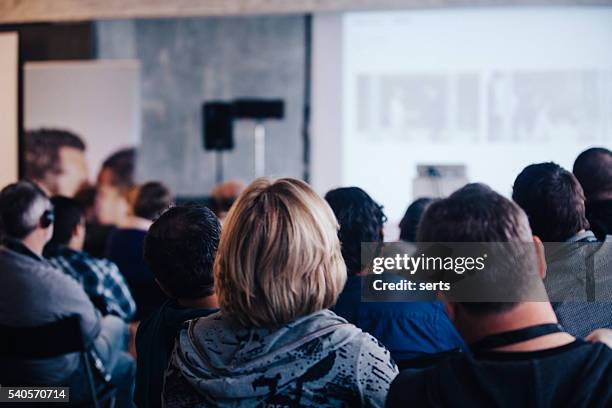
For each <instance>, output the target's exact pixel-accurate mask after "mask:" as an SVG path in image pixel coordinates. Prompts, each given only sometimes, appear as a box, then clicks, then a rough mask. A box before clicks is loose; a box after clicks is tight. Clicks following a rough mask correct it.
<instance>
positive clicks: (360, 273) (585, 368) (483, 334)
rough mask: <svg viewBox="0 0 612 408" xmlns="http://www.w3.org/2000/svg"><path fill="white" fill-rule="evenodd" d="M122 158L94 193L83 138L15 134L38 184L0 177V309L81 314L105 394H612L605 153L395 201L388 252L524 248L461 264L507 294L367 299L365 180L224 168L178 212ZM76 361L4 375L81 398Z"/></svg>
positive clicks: (224, 399) (219, 399)
mask: <svg viewBox="0 0 612 408" xmlns="http://www.w3.org/2000/svg"><path fill="white" fill-rule="evenodd" d="M136 158H137V151H136V149H134V148H127V149H122V150H120V151H117V152H116V153H114V154H113V155H111V156H110V157H108V158H107V159H106V160H105V162H104V163H103V165H102V168H101V170H100V172H99V174H98V177H97V184H96V185H95V186H90V185H88V183H87V178H88V173H87V172H88V170H87V163H86V161H85V144H84V143H83V141H82V140H81V138H80V137H79V136H77V135H75V134H74V133H71V132H69V131H66V130H59V129H39V130H34V131H29V132H27V133H26V135H25V138H24V174H25V176H26V177H27V178H28V179H29V180H31V181H20V182H17V183H13V184H10V185H8V186H6V187H4V189H2V190H1V191H0V324H2V325H5V326H16V327H28V326H41V325H45V324H48V323H52V322H55V321H58V320H60V319H63V318H65V317H68V316H74V315H76V316H78V317H79V318H80V321H81V328H82V331H83V335H84V337H85V338H86V339H87V341H88V342H89V343H90V344H91V351H90V353H89V355H88V357H87V358H89V359H90V360H91V363H92V364H91V365H92V366H93V367H94V371H95V373H94V377H95V378H96V385H95V388H96V389H102V388H103V387H104V386H105V384H106V383H107V382H108V381H110V383H111V384H112V385H113V386H114V387H115V388H116V389H117V397H118V400H117V405H118V406H119V407H131V406H134V403H136V404H137V405H138V406H141V407H161V406H165V407H169V408H174V407H191V406H235V407H250V406H266V407H281V406H282V407H285V406H350V407H353V406H363V407H366V406H367V407H382V406H384V405H386V406H388V407H400V406H401V407H403V406H457V407H460V406H461V407H463V406H501V405H503V406H529V405H538V406H560V405H563V406H574V405H579V406H610V405H611V404H612V387H611V386H610V385H611V381H612V349H610V347H608V346H611V345H612V331H610V330H607V328H612V309H610V306H609V305H610V303H609V300H610V295H611V294H612V275H611V274H610V272H609V271H610V267H609V264H610V260H611V259H612V249H610V245H609V243H610V241H612V238H608V235H609V234H612V151H610V150H608V149H605V148H601V147H596V148H591V149H588V150H586V151H584V152H582V153H581V154H580V155H579V156H578V157H577V158H576V161H575V163H574V167H573V174H572V173H570V172H569V171H567V170H565V169H563V168H562V167H560V166H559V165H557V164H555V163H552V162H549V163H538V164H533V165H530V166H527V167H526V168H525V169H523V171H522V172H521V173H520V174H519V175H518V177H517V178H516V180H515V181H514V185H513V191H512V199H513V200H514V202H512V201H510V200H508V199H506V198H504V197H502V196H501V195H499V194H497V193H496V192H494V191H493V190H491V189H490V188H488V187H487V186H485V185H482V184H468V185H466V186H464V187H463V188H461V189H460V190H458V191H456V192H455V193H453V194H452V195H451V196H450V197H448V198H445V199H441V200H433V199H431V198H421V199H418V200H416V201H414V202H413V203H412V204H411V205H410V206H409V207H408V209H407V210H406V213H405V214H404V217H403V218H402V220H401V222H400V224H399V227H400V236H399V239H400V240H401V241H403V242H402V243H397V245H398V246H399V248H400V251H409V250H410V251H413V250H414V248H417V247H418V246H419V245H426V244H425V243H428V242H438V243H444V242H446V243H453V242H459V243H470V242H471V243H479V242H480V243H504V244H506V245H502V246H501V247H500V248H508V247H512V246H514V247H521V248H527V249H526V250H527V251H528V254H527V255H525V254H523V253H521V255H520V256H516V254H510V252H508V253H507V254H506V255H507V257H505V258H504V259H507V260H508V262H506V267H499V266H491V267H487V268H485V269H483V270H482V272H481V273H480V274H478V273H476V274H472V275H465V276H464V275H461V279H472V278H473V280H472V281H470V282H476V283H472V284H473V285H475V286H478V287H477V288H476V289H478V291H479V293H486V294H489V295H490V294H491V293H501V292H503V293H504V294H505V295H508V297H509V299H510V300H508V299H503V300H502V299H498V298H495V299H493V300H492V301H490V300H489V301H469V302H468V301H466V299H465V298H464V297H462V296H461V295H460V294H459V289H457V290H455V289H454V286H451V287H450V289H448V290H444V291H440V293H438V294H437V296H438V300H435V299H434V298H433V296H434V295H433V294H432V297H431V298H429V299H431V300H430V301H423V300H422V299H428V298H427V297H425V296H424V297H419V298H418V301H411V302H395V301H394V302H391V301H373V302H368V301H365V300H368V297H367V296H366V297H364V299H365V300H364V301H362V285H365V287H369V279H370V278H372V275H369V268H368V265H362V263H363V260H362V243H373V244H374V245H375V246H376V247H377V248H380V249H381V251H385V250H386V248H387V246H384V247H383V240H384V234H383V227H384V224H385V222H386V220H387V218H386V216H385V214H384V212H383V208H382V206H381V205H379V204H378V203H377V202H376V201H374V200H373V199H372V198H371V197H370V196H369V195H368V194H367V193H366V192H365V191H363V190H362V189H360V188H357V187H345V188H338V189H335V190H331V191H329V192H328V193H327V194H326V196H325V200H323V199H322V198H321V197H319V196H318V195H317V194H316V193H315V192H314V191H313V190H312V189H311V188H310V187H309V186H308V185H307V184H306V183H304V182H302V181H299V180H296V179H291V178H283V179H278V180H275V181H272V180H268V179H257V180H255V181H254V182H252V183H251V184H250V185H249V186H248V187H245V185H244V184H243V183H242V182H240V181H236V180H232V181H228V182H225V183H221V184H219V185H218V186H216V187H215V188H214V189H213V191H212V192H211V209H210V210H209V209H208V208H206V207H203V206H197V205H187V206H174V197H173V194H172V192H171V191H170V189H169V188H168V187H166V186H165V185H163V184H162V183H159V182H148V183H145V184H143V185H140V186H137V185H136V181H135V178H136V177H135V172H136V171H135V169H136ZM49 196H53V198H51V199H49ZM211 210H212V211H211ZM221 223H223V224H224V226H223V231H221ZM412 243H415V245H412ZM449 245H450V244H449ZM436 248H438V247H436ZM442 249H448V248H446V246H445V245H443V248H442ZM505 250H507V251H510V249H505ZM389 251H394V250H393V249H389ZM411 253H412V252H411ZM43 254H44V257H43ZM489 254H490V255H491V253H489ZM511 255H512V257H510V256H511ZM522 255H525V256H522ZM385 256H386V254H385ZM423 256H424V255H423ZM103 257H104V258H103ZM491 258H493V256H491ZM493 265H495V264H494V263H493ZM444 268H446V267H444ZM504 268H505V269H504ZM434 272H435V271H434ZM451 272H453V271H452V270H451ZM380 276H381V275H376V277H377V278H379V277H380ZM394 276H396V275H394ZM394 276H391V278H392V279H393V277H394ZM436 276H437V277H439V276H438V275H436ZM466 276H467V278H466ZM425 279H426V278H425ZM436 279H437V278H436ZM500 282H503V284H502V283H500ZM534 282H535V283H534ZM542 282H543V284H542ZM491 285H493V286H491ZM534 286H538V288H539V289H541V292H540V293H541V294H543V295H544V296H546V295H548V298H549V300H550V302H548V301H542V299H537V300H538V301H535V300H536V299H534V298H533V292H534ZM493 287H495V288H496V290H495V291H494V290H492V288H493ZM464 288H465V285H464ZM544 288H545V292H544ZM431 293H433V292H431ZM464 293H465V292H464ZM469 293H470V295H473V292H469ZM132 295H133V297H132ZM389 299H391V298H387V299H385V300H389ZM393 299H395V298H393ZM330 308H331V310H330ZM128 323H129V327H130V330H131V331H132V334H133V333H134V332H135V331H136V327H138V329H137V330H138V332H137V335H136V340H135V342H136V352H137V355H138V362H137V367H138V369H137V370H136V363H135V362H134V359H133V358H132V357H131V356H130V355H129V354H128V353H127V352H126V350H127V349H128V342H129V344H130V352H132V355H134V350H133V348H132V347H133V346H134V336H133V335H132V336H129V335H128ZM583 339H585V340H583ZM40 341H41V342H44V339H40ZM600 342H601V343H600ZM602 343H604V344H602ZM396 361H397V362H398V363H399V366H400V368H401V367H409V368H407V369H406V370H404V371H402V372H401V373H399V375H398V368H397V365H396V364H395V362H396ZM87 369H88V367H87V365H86V364H84V362H83V361H81V360H80V359H79V356H78V355H77V354H66V355H63V356H60V357H54V358H44V359H21V358H17V357H11V358H7V357H0V384H2V385H3V386H4V385H15V386H63V387H70V399H71V403H77V404H78V403H80V402H84V403H87V400H88V399H89V396H90V389H89V386H88V383H87V381H86V378H87ZM134 387H135V390H134Z"/></svg>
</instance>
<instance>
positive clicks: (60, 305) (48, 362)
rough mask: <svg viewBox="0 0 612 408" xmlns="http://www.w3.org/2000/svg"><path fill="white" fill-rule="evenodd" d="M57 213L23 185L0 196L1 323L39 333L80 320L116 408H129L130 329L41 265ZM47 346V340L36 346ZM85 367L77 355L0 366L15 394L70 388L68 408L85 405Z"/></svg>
mask: <svg viewBox="0 0 612 408" xmlns="http://www.w3.org/2000/svg"><path fill="white" fill-rule="evenodd" d="M53 221H54V212H53V207H52V205H51V202H50V201H49V199H48V198H47V195H46V194H45V193H44V192H43V191H42V190H41V189H40V188H38V187H37V186H36V185H35V184H33V183H30V182H27V181H21V182H18V183H14V184H10V185H8V186H7V187H5V188H4V189H3V190H2V191H1V192H0V222H1V224H2V230H3V232H4V240H3V243H2V246H0V323H1V324H4V325H8V326H18V327H21V326H40V325H44V324H48V323H52V322H55V321H57V320H58V319H62V318H65V317H68V316H73V315H76V316H79V317H80V319H81V327H82V330H83V336H84V337H85V338H86V339H87V340H88V341H89V342H90V343H91V344H92V347H93V351H94V352H95V355H94V354H92V356H91V357H92V360H93V361H94V362H95V364H92V365H94V366H95V367H96V369H97V370H98V371H101V372H100V374H101V375H97V376H96V378H100V379H101V378H104V376H106V375H108V374H110V381H111V383H112V384H113V385H114V386H115V387H116V388H117V390H118V397H119V401H118V402H119V406H121V407H129V406H132V403H131V400H132V392H133V384H134V375H135V364H134V361H133V360H132V358H131V357H130V356H129V355H128V354H127V353H125V352H123V351H122V350H123V349H124V348H125V345H126V337H127V327H126V325H125V323H124V322H123V321H122V320H121V319H119V318H118V317H116V316H112V315H108V316H105V317H103V318H102V317H100V314H99V312H98V311H97V310H96V309H95V308H94V306H93V304H92V303H91V301H90V300H89V298H88V297H87V294H86V293H85V292H84V291H83V288H82V287H81V286H80V285H79V284H78V283H77V281H75V280H74V279H72V278H71V277H69V276H66V274H64V273H62V272H61V271H59V270H57V269H56V268H55V267H53V266H52V265H51V264H50V263H49V262H47V261H45V259H44V258H42V252H43V247H44V246H45V244H46V243H47V242H48V241H49V240H50V239H51V237H52V235H53ZM40 341H41V342H44V341H45V339H40ZM85 370H86V366H85V364H83V363H82V361H81V360H80V359H79V357H78V355H76V354H67V355H64V356H61V357H53V358H43V359H20V358H0V383H1V384H2V385H9V384H12V385H19V386H26V385H32V386H35V385H37V386H68V387H70V401H71V402H78V401H80V400H84V399H86V398H88V397H89V389H88V387H87V383H86V381H85V380H84V379H85V378H86V374H85V373H86V371H85Z"/></svg>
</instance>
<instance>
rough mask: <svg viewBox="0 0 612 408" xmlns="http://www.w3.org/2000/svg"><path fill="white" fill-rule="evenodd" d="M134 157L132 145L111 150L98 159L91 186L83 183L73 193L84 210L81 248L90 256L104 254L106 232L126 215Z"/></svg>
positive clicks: (121, 221) (135, 153)
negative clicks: (95, 176)
mask: <svg viewBox="0 0 612 408" xmlns="http://www.w3.org/2000/svg"><path fill="white" fill-rule="evenodd" d="M136 159H137V151H136V149H135V148H126V149H121V150H119V151H117V152H115V153H113V154H111V155H110V156H109V157H108V158H107V159H106V160H104V163H102V168H101V169H100V171H99V172H98V178H97V182H96V186H95V188H87V187H83V188H82V189H81V190H80V191H79V192H78V193H77V196H75V198H76V199H78V200H79V201H80V202H81V203H82V204H83V206H84V207H85V208H86V211H87V236H86V237H85V247H84V248H85V251H86V252H87V253H88V254H91V255H92V256H95V257H98V258H101V257H104V256H105V254H106V244H107V242H108V237H109V235H110V233H111V232H113V231H114V230H115V228H117V226H118V225H121V224H122V223H123V222H125V220H126V218H127V216H128V212H129V203H128V196H129V194H130V191H132V190H133V189H134V187H135V186H136V182H135V178H136V176H135V174H136Z"/></svg>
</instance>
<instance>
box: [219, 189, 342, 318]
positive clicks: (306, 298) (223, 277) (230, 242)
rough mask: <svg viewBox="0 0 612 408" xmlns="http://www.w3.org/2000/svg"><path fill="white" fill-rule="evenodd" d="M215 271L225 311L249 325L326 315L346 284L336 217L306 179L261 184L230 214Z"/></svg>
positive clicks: (225, 225)
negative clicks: (310, 315) (324, 310)
mask: <svg viewBox="0 0 612 408" xmlns="http://www.w3.org/2000/svg"><path fill="white" fill-rule="evenodd" d="M214 270H215V285H216V287H217V289H218V290H217V294H218V295H219V304H220V306H221V310H222V311H223V312H224V313H227V314H229V315H231V316H233V317H235V318H236V319H237V320H238V321H240V322H241V323H242V324H243V325H245V326H256V327H278V326H281V325H283V324H286V323H288V322H290V321H292V320H294V319H296V318H298V317H301V316H306V315H308V314H311V313H314V312H317V311H319V310H321V309H325V308H327V307H329V306H331V305H332V304H334V303H335V301H336V298H337V297H338V295H339V293H340V291H341V290H342V288H343V286H344V283H345V280H346V269H345V266H344V262H343V260H342V255H341V252H340V242H339V241H338V236H337V223H336V220H335V218H334V214H333V213H332V211H331V209H330V208H329V206H328V205H327V204H326V203H325V201H324V200H323V199H321V197H319V196H318V195H317V194H316V193H315V192H314V191H313V190H312V189H311V188H310V186H309V185H308V184H306V183H304V182H303V181H300V180H296V179H291V178H284V179H279V180H276V181H271V180H268V179H257V180H255V181H253V182H252V183H251V184H250V185H249V186H248V187H247V188H246V190H245V191H244V192H243V193H242V194H241V195H240V197H239V198H238V200H237V201H236V202H235V203H234V205H233V206H232V209H231V210H230V212H229V214H228V217H227V219H226V221H225V224H224V227H223V232H222V234H221V242H220V244H219V252H218V255H217V260H216V262H215V268H214Z"/></svg>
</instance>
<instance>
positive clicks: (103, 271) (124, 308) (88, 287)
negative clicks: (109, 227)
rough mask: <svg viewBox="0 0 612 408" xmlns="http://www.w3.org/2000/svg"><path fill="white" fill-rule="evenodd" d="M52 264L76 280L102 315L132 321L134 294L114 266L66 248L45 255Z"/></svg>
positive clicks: (104, 260) (134, 310) (106, 261)
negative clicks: (110, 315)
mask: <svg viewBox="0 0 612 408" xmlns="http://www.w3.org/2000/svg"><path fill="white" fill-rule="evenodd" d="M46 255H47V257H48V259H49V261H50V262H51V263H52V264H53V265H54V266H56V267H57V268H59V269H60V270H62V271H64V273H66V274H68V275H70V276H72V277H73V278H74V279H76V280H77V281H78V282H79V283H81V285H82V286H83V289H84V290H85V292H86V293H87V295H88V296H89V298H90V299H91V301H92V303H93V304H94V305H95V306H96V307H97V308H98V309H99V310H100V312H101V313H102V314H103V315H107V314H112V315H115V316H118V317H120V318H122V319H123V320H125V321H130V320H131V319H132V318H133V317H134V313H135V312H136V303H135V302H134V299H133V298H132V294H131V293H130V290H129V289H128V286H127V284H126V282H125V279H124V278H123V275H121V273H120V272H119V268H117V265H115V264H114V263H112V262H110V261H108V260H106V259H98V258H94V257H92V256H90V255H88V254H87V253H86V252H79V251H75V250H73V249H70V248H67V247H60V248H55V249H53V250H52V251H51V253H49V254H46Z"/></svg>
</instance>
